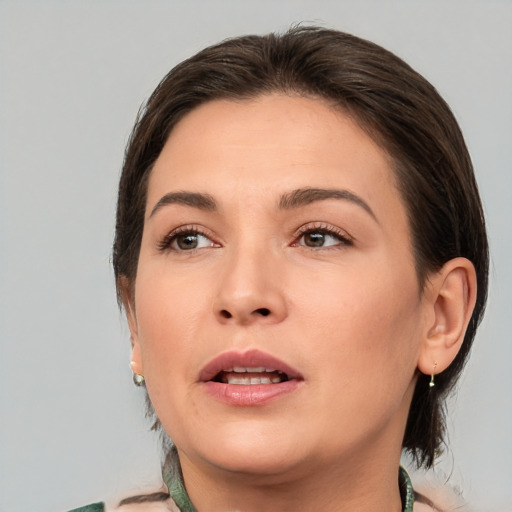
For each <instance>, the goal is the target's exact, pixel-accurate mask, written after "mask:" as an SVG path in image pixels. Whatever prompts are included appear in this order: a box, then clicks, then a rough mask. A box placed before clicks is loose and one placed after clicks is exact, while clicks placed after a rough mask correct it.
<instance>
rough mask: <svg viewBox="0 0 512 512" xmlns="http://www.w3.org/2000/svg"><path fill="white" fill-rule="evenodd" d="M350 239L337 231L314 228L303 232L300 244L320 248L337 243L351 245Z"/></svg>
mask: <svg viewBox="0 0 512 512" xmlns="http://www.w3.org/2000/svg"><path fill="white" fill-rule="evenodd" d="M350 243H351V242H350V241H349V240H348V239H347V238H345V237H343V236H341V235H338V234H337V233H333V232H331V231H327V230H323V229H312V230H310V231H306V232H305V233H303V234H302V236H301V237H300V239H299V243H298V245H302V246H305V247H311V248H313V249H318V248H321V247H332V246H336V245H350Z"/></svg>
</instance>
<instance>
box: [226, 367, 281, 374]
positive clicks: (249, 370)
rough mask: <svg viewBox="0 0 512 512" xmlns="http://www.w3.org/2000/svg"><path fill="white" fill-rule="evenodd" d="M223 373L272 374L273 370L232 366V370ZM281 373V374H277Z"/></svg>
mask: <svg viewBox="0 0 512 512" xmlns="http://www.w3.org/2000/svg"><path fill="white" fill-rule="evenodd" d="M224 371H225V372H235V373H263V372H267V373H272V372H275V371H276V370H274V369H273V368H265V367H264V366H252V367H248V366H233V368H228V369H227V370H224ZM279 373H281V372H279Z"/></svg>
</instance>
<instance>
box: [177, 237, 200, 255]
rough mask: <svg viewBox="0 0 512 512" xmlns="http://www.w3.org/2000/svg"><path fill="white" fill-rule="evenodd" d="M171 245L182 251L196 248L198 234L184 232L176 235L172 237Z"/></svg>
mask: <svg viewBox="0 0 512 512" xmlns="http://www.w3.org/2000/svg"><path fill="white" fill-rule="evenodd" d="M173 245H175V246H176V248H177V249H180V250H182V251H188V250H190V249H197V246H198V245H199V235H198V234H197V233H184V234H182V235H178V236H177V237H176V238H175V239H174V244H173Z"/></svg>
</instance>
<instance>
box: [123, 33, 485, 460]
mask: <svg viewBox="0 0 512 512" xmlns="http://www.w3.org/2000/svg"><path fill="white" fill-rule="evenodd" d="M271 92H282V93H285V94H290V93H293V94H301V95H305V96H309V97H318V98H322V99H324V100H327V101H328V102H329V103H330V104H333V105H335V106H337V107H338V108H341V109H343V110H344V111H345V112H346V113H347V114H348V115H350V116H352V117H353V118H354V119H355V120H356V121H357V122H358V123H359V124H360V126H361V127H362V128H363V129H365V130H366V131H367V133H368V134H369V135H370V136H371V137H372V139H373V140H375V141H376V142H377V143H378V144H379V145H380V146H381V147H382V148H383V149H384V150H385V151H386V152H387V153H388V154H389V155H390V156H391V158H392V161H393V163H394V171H395V175H396V178H397V183H398V187H399V189H400V192H401V194H402V198H403V200H404V203H405V204H406V208H407V212H408V217H409V223H410V226H411V232H412V240H413V251H414V256H415V261H416V269H417V274H418V279H419V282H420V284H421V285H422V286H423V284H424V282H425V279H426V278H427V276H428V275H429V273H431V272H435V271H436V270H439V269H440V268H441V267H442V265H443V264H444V263H446V262H447V261H448V260H450V259H452V258H455V257H458V256H463V257H465V258H467V259H469V260H470V261H471V262H472V263H473V265H474V266H475V269H476V274H477V286H478V290H477V301H476V306H475V309H474V312H473V315H472V317H471V321H470V323H469V326H468V329H467V331H466V335H465V338H464V343H463V345H462V348H461V350H460V352H459V354H458V355H457V357H456V359H455V361H454V362H453V363H452V365H451V366H450V367H449V368H448V369H446V370H445V371H444V372H442V373H441V374H439V375H438V376H437V377H436V386H435V388H433V389H430V388H429V386H428V377H427V376H425V375H420V376H419V378H418V382H417V384H416V389H415V393H414V397H413V400H412V404H411V409H410V413H409V419H408V423H407V427H406V432H405V437H404V441H403V447H404V448H405V449H407V450H409V451H410V452H411V453H412V455H413V456H414V457H415V459H416V461H417V462H418V464H420V465H421V464H424V465H425V466H427V467H428V466H431V465H432V463H433V461H434V459H435V457H436V455H437V453H438V451H439V449H440V446H441V444H442V441H443V436H444V433H445V423H444V409H443V407H444V402H445V398H446V395H447V394H448V393H449V391H450V390H451V389H452V388H453V385H454V383H455V382H456V380H457V378H458V376H459V374H460V372H461V371H462V368H463V366H464V364H465V361H466V359H467V356H468V353H469V350H470V347H471V344H472V342H473V338H474V336H475V332H476V328H477V326H478V324H479V322H480V319H481V316H482V314H483V310H484V307H485V302H486V296H487V283H488V264H489V262H488V260H489V257H488V245H487V236H486V230H485V222H484V216H483V211H482V206H481V201H480V197H479V193H478V189H477V185H476V181H475V177H474V173H473V168H472V164H471V160H470V157H469V154H468V151H467V148H466V145H465V143H464V139H463V137H462V134H461V131H460V129H459V127H458V124H457V122H456V120H455V118H454V116H453V114H452V112H451V110H450V108H449V107H448V105H447V104H446V103H445V101H444V100H443V99H442V98H441V97H440V95H439V94H438V93H437V91H436V90H435V88H434V87H433V86H432V85H431V84H430V83H429V82H428V81H427V80H425V79H424V78H423V77H422V76H421V75H420V74H418V73H417V72H415V71H414V70H413V69H411V67H409V66H408V65H407V64H406V63H405V62H403V61H402V60H401V59H399V58H398V57H397V56H395V55H394V54H392V53H391V52H389V51H387V50H385V49H383V48H382V47H380V46H378V45H376V44H373V43H371V42H369V41H366V40H363V39H360V38H357V37H355V36H352V35H349V34H345V33H342V32H338V31H335V30H328V29H323V28H317V27H294V28H292V29H290V30H289V31H287V32H286V33H284V34H280V35H279V34H269V35H265V36H244V37H237V38H234V39H229V40H226V41H224V42H222V43H220V44H218V45H215V46H211V47H209V48H206V49H204V50H202V51H201V52H199V53H198V54H196V55H195V56H193V57H191V58H190V59H188V60H186V61H184V62H182V63H181V64H179V65H177V66H176V67H175V68H174V69H172V70H171V71H170V72H169V74H168V75H167V76H166V77H165V78H164V79H163V80H162V82H161V83H160V84H159V85H158V87H157V88H156V90H155V91H154V93H153V94H152V95H151V97H150V98H149V100H148V102H147V103H146V105H145V107H144V109H143V110H142V111H141V112H140V114H139V117H138V119H137V122H136V124H135V128H134V130H133V133H132V136H131V138H130V141H129V143H128V146H127V150H126V155H125V161H124V167H123V172H122V176H121V180H120V185H119V198H118V206H117V223H116V234H115V242H114V253H113V263H114V271H115V275H116V279H117V283H118V284H119V282H120V281H119V280H120V278H121V277H124V278H127V279H128V282H131V283H134V281H135V278H136V272H137V263H138V255H139V251H140V244H141V239H142V231H143V226H144V212H145V207H146V188H147V181H148V176H149V174H150V172H151V169H152V166H153V164H154V162H155V160H156V159H157V158H158V156H159V154H160V152H161V151H162V148H163V146H164V144H165V142H166V140H167V138H168V137H169V134H170V133H171V131H172V129H173V127H174V126H175V125H176V123H177V122H178V121H179V120H180V119H182V118H183V116H185V115H186V114H187V113H189V112H190V111H191V110H193V109H194V108H196V107H198V106H199V105H201V104H204V103H205V102H208V101H212V100H215V99H245V98H253V97H255V96H258V95H261V94H267V93H271Z"/></svg>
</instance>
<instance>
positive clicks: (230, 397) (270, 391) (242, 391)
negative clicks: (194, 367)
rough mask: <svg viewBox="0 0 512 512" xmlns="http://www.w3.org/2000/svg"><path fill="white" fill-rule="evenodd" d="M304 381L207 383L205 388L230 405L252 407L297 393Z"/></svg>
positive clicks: (214, 396)
mask: <svg viewBox="0 0 512 512" xmlns="http://www.w3.org/2000/svg"><path fill="white" fill-rule="evenodd" d="M302 382H303V381H299V380H297V379H292V380H287V381H285V382H279V383H277V384H252V385H243V384H224V383H222V382H214V381H208V382H205V383H204V385H205V388H206V391H207V393H209V394H210V395H211V396H213V398H215V399H216V400H219V401H220V402H224V403H226V404H229V405H235V406H240V407H250V406H257V405H264V404H266V403H268V402H271V401H274V400H276V399H278V398H281V397H283V396H285V395H288V394H289V393H292V392H293V391H296V390H297V389H298V388H299V387H300V386H301V384H302Z"/></svg>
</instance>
